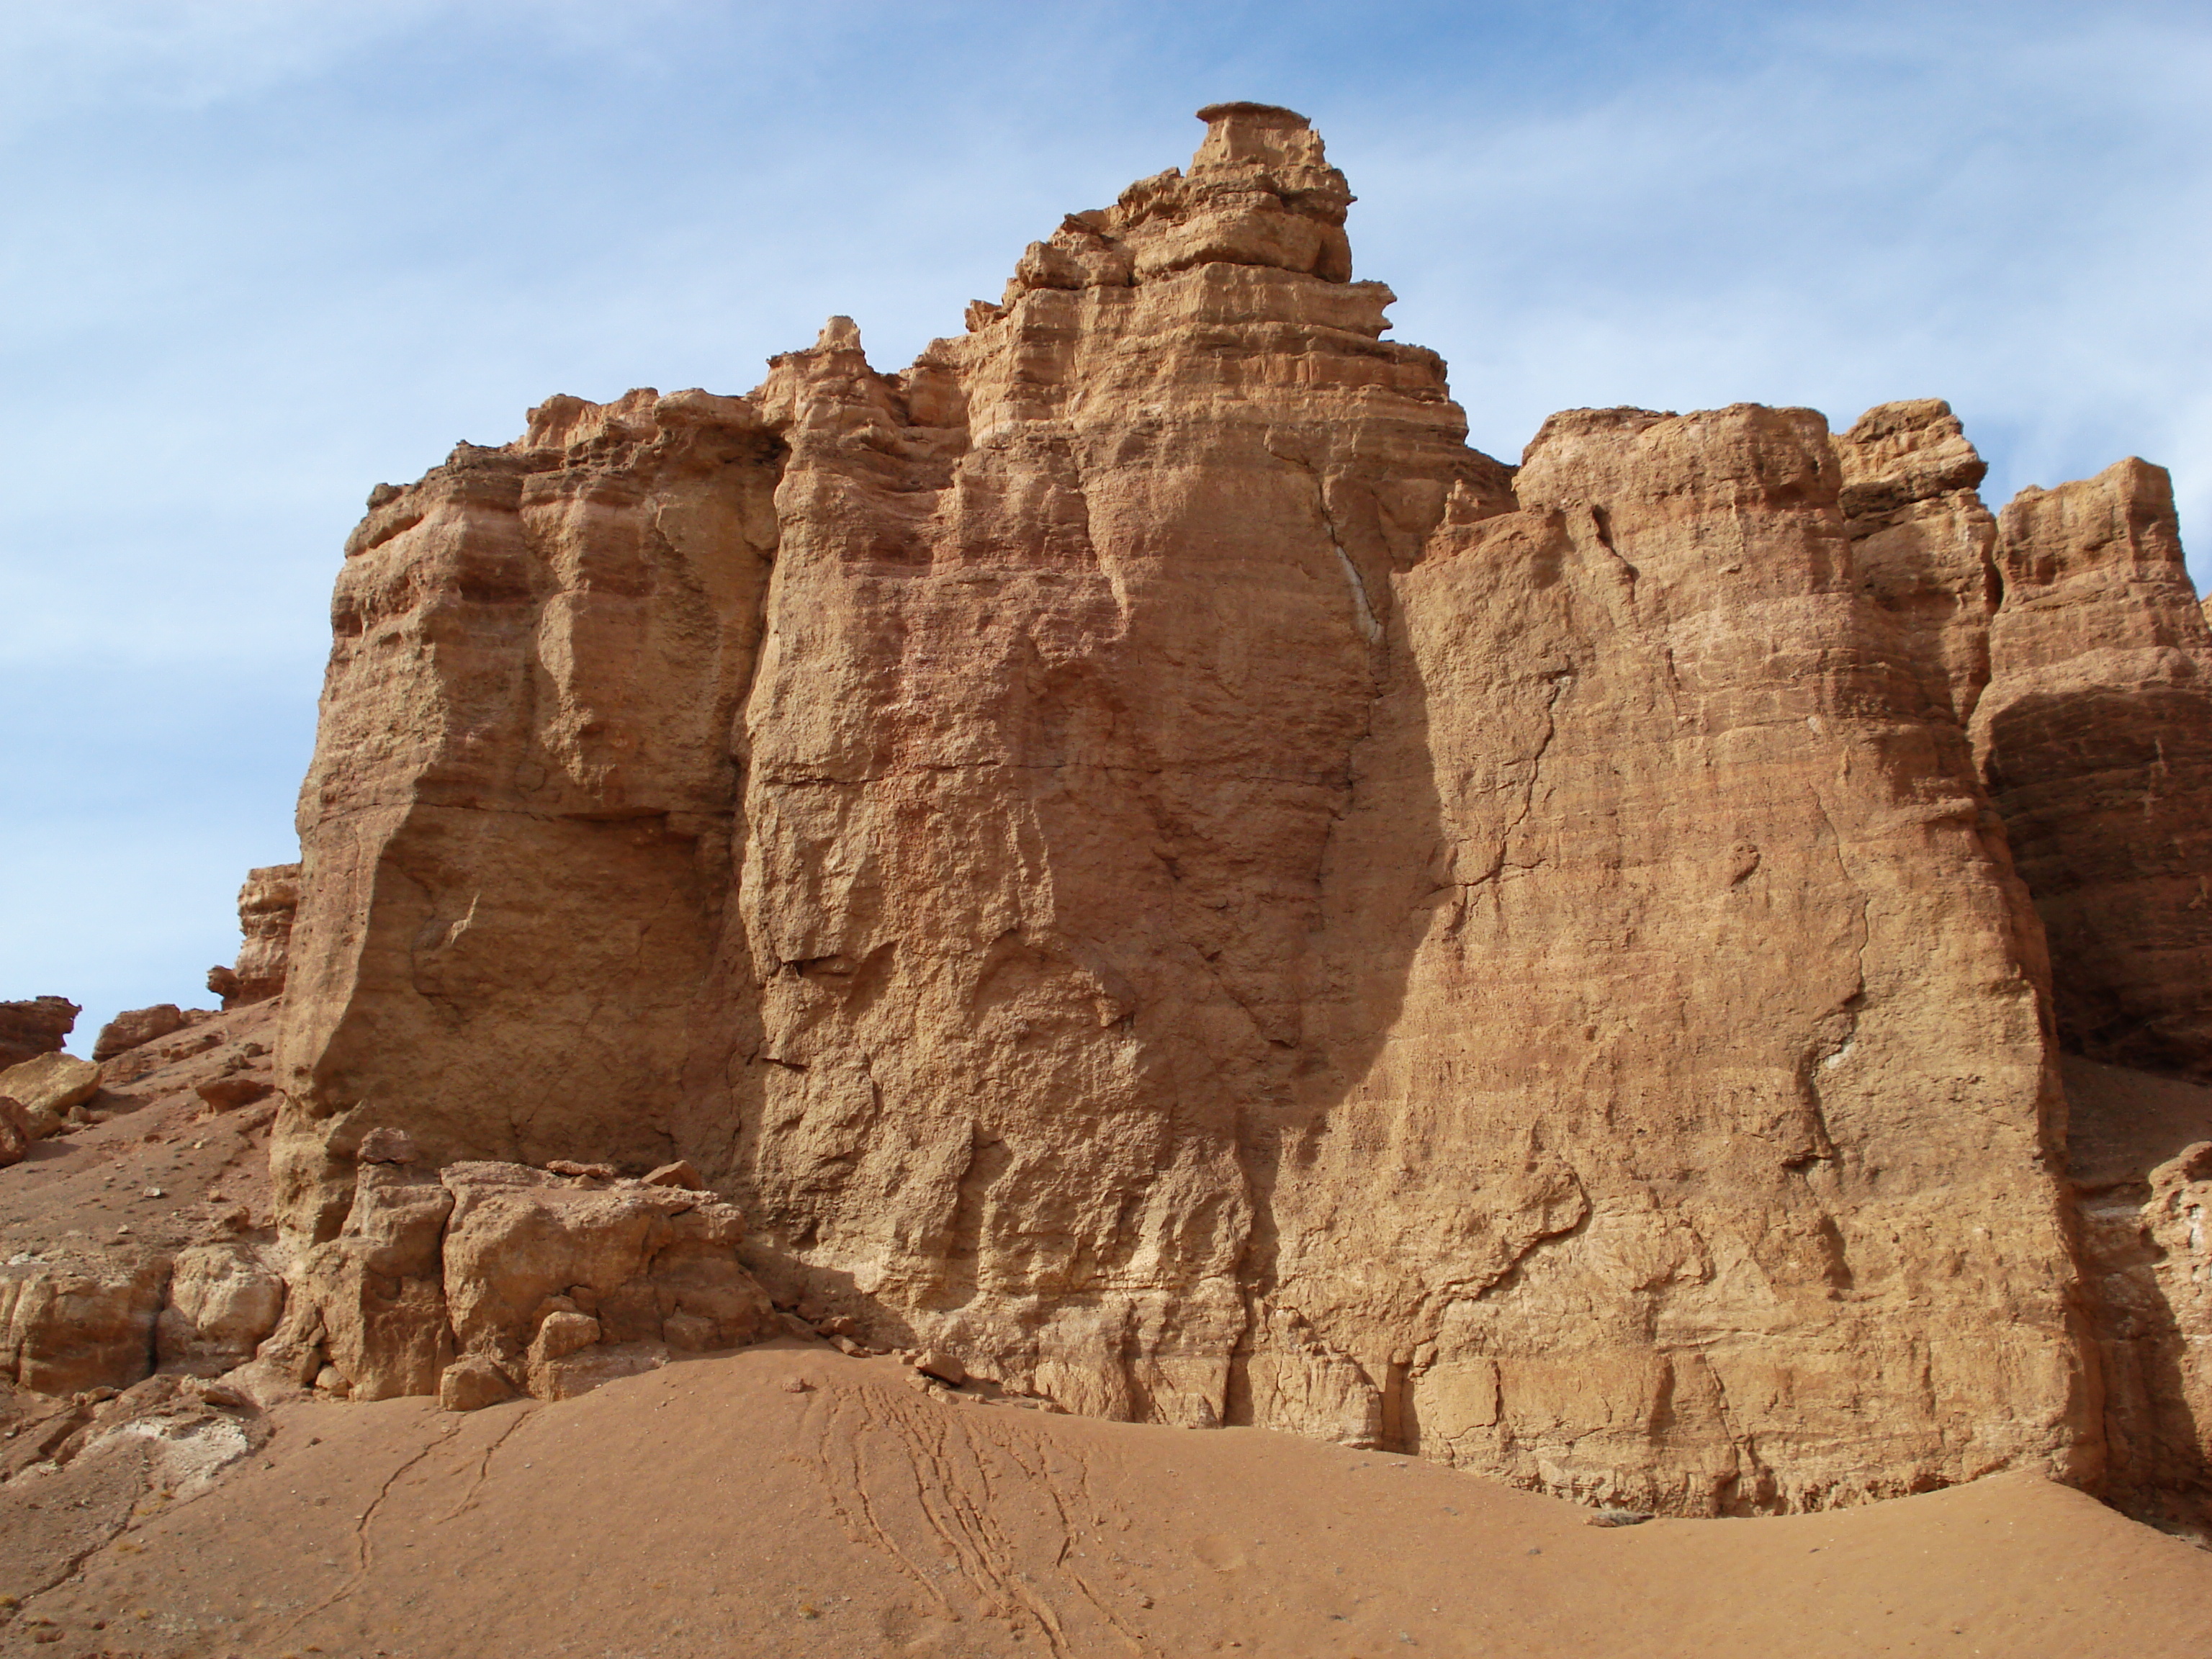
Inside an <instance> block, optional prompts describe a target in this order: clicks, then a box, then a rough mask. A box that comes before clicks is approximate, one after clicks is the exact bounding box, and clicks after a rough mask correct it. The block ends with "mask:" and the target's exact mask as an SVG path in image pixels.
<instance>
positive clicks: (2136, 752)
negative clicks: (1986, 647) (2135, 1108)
mask: <svg viewBox="0 0 2212 1659" xmlns="http://www.w3.org/2000/svg"><path fill="white" fill-rule="evenodd" d="M1997 557H1998V561H1999V563H2000V566H2001V568H2002V572H2003V577H2004V603H2003V605H2002V608H2001V609H2000V610H1999V611H1998V612H1997V614H1996V618H1995V620H1994V622H1993V623H1992V624H1991V627H1990V665H1991V671H1992V674H1993V678H1992V680H1991V682H1990V688H1989V690H1987V691H1986V692H1984V694H1983V696H1982V700H1981V704H1980V707H1979V708H1978V711H1977V714H1976V716H1975V720H1974V742H1975V749H1976V752H1977V753H1978V756H1979V757H1980V759H1981V763H1982V767H1983V770H1984V775H1985V776H1986V779H1987V781H1988V785H1989V790H1990V796H1991V797H1992V799H1994V800H1995V801H1996V805H1997V806H1998V808H1999V809H2000V810H2001V811H2002V812H2003V814H2004V817H2005V822H2006V823H2007V825H2008V827H2009V829H2010V830H2011V834H2012V845H2013V853H2014V856H2015V859H2016V860H2018V862H2019V866H2020V870H2021V875H2022V876H2024V877H2025V878H2027V882H2028V884H2029V885H2030V886H2031V887H2032V888H2033V890H2034V892H2035V902H2036V908H2037V909H2038V910H2039V912H2040V913H2041V915H2042V917H2043V923H2044V927H2045V929H2046V931H2047V932H2048V934H2049V936H2050V940H2051V963H2052V971H2053V977H2054V981H2055V989H2056V992H2057V1014H2058V1030H2059V1035H2060V1037H2061V1039H2062V1041H2063V1042H2065V1044H2066V1046H2067V1047H2068V1048H2070V1049H2072V1050H2073V1051H2074V1052H2075V1053H2077V1054H2086V1055H2087V1056H2088V1057H2090V1058H2091V1059H2093V1060H2106V1061H2109V1062H2111V1063H2112V1064H2114V1065H2120V1066H2139V1067H2143V1068H2146V1069H2149V1070H2153V1071H2178V1072H2183V1073H2188V1074H2190V1075H2192V1076H2196V1077H2198V1078H2200V1079H2212V997H2208V995H2207V994H2206V993H2207V989H2208V987H2212V631H2208V630H2207V628H2206V625H2205V621H2204V617H2203V611H2201V610H2200V609H2199V607H2198V605H2197V596H2196V593H2195V592H2194V590H2193V589H2192V587H2191V584H2190V580H2189V574H2188V572H2187V570H2186V569H2185V568H2184V566H2183V563H2182V555H2181V538H2180V535H2179V531H2178V529H2177V527H2176V525H2175V521H2174V514H2173V491H2172V483H2171V482H2170V481H2169V480H2168V478H2167V477H2166V471H2165V470H2164V469H2163V468H2161V467H2155V466H2151V465H2147V464H2146V463H2144V462H2142V461H2137V460H2126V461H2122V462H2120V463H2118V465H2114V466H2112V467H2108V468H2107V469H2106V470H2105V471H2103V472H2100V473H2099V474H2098V475H2097V476H2096V477H2093V478H2089V479H2084V480H2082V481H2081V482H2079V483H2069V484H2063V485H2061V486H2060V487H2059V488H2058V489H2051V490H2045V489H2028V490H2024V491H2022V492H2021V495H2020V496H2019V497H2018V498H2017V499H2016V500H2015V501H2013V502H2012V503H2011V505H2009V506H2008V507H2006V508H2005V510H2004V513H2003V515H2002V535H2001V537H2000V539H1999V543H1998V548H1997Z"/></svg>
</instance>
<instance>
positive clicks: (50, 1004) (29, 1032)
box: [0, 997, 84, 1068]
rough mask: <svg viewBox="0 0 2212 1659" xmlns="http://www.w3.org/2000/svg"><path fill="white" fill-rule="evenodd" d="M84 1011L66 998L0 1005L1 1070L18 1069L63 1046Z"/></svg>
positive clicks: (35, 999)
mask: <svg viewBox="0 0 2212 1659" xmlns="http://www.w3.org/2000/svg"><path fill="white" fill-rule="evenodd" d="M82 1012H84V1011H83V1010H82V1009H81V1008H79V1007H78V1006H76V1004H75V1003H74V1002H71V1001H70V1000H69V999H68V998H66V997H33V998H32V999H31V1000H28V1001H27V1002H0V1068H4V1067H6V1066H20V1065H21V1064H22V1063H23V1062H24V1061H25V1060H35V1059H37V1058H38V1057H39V1056H40V1054H52V1053H53V1052H54V1051H55V1050H56V1049H57V1048H60V1047H61V1046H62V1043H63V1042H64V1041H65V1040H66V1039H67V1038H68V1036H69V1034H70V1031H72V1030H75V1029H76V1017H77V1016H78V1015H79V1014H80V1013H82Z"/></svg>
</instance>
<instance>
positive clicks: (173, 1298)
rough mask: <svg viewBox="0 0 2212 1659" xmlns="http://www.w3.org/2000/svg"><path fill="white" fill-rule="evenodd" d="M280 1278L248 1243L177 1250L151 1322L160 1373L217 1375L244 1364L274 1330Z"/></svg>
mask: <svg viewBox="0 0 2212 1659" xmlns="http://www.w3.org/2000/svg"><path fill="white" fill-rule="evenodd" d="M283 1311H284V1281H283V1278H282V1277H281V1276H280V1275H279V1274H277V1273H275V1272H273V1271H272V1270H271V1269H270V1265H269V1263H268V1261H267V1260H266V1258H265V1256H264V1253H263V1252H262V1251H261V1250H259V1249H256V1248H255V1247H253V1246H252V1245H250V1244H246V1243H219V1244H197V1245H194V1246H192V1247H191V1249H185V1250H181V1251H179V1252H178V1254H177V1256H176V1259H175V1262H174V1265H173V1268H172V1270H171V1272H170V1275H169V1285H168V1296H167V1304H166V1305H164V1306H163V1308H162V1310H161V1314H160V1316H159V1317H158V1318H157V1319H156V1321H155V1332H154V1336H155V1342H154V1358H155V1364H156V1366H157V1367H158V1368H159V1369H160V1370H163V1371H166V1372H176V1373H182V1374H184V1375H187V1376H203V1377H211V1376H222V1374H223V1373H224V1372H225V1371H228V1370H234V1369H235V1368H236V1367H238V1366H240V1365H243V1364H246V1362H247V1361H248V1360H250V1359H252V1358H253V1356H254V1352H255V1350H256V1349H258V1347H259V1346H261V1343H262V1341H263V1340H264V1339H265V1338H266V1337H268V1336H269V1335H270V1334H271V1333H273V1332H274V1331H275V1330H276V1323H277V1320H278V1318H279V1316H281V1315H282V1314H283Z"/></svg>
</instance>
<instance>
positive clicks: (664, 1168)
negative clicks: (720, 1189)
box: [645, 1158, 707, 1193]
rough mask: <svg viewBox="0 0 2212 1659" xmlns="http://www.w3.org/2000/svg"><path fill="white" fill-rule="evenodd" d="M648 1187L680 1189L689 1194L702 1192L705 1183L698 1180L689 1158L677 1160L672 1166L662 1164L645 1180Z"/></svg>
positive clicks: (705, 1187)
mask: <svg viewBox="0 0 2212 1659" xmlns="http://www.w3.org/2000/svg"><path fill="white" fill-rule="evenodd" d="M645 1184H646V1185H647V1186H648V1187H682V1188H686V1189H687V1190H689V1191H691V1192H695V1193H696V1192H704V1191H706V1189H707V1183H706V1182H703V1181H702V1180H701V1179H700V1178H699V1172H698V1170H695V1169H693V1168H692V1167H691V1163H690V1159H689V1158H678V1159H677V1160H676V1162H675V1163H673V1164H662V1165H661V1166H660V1167H659V1169H657V1170H654V1171H653V1173H652V1174H650V1175H648V1176H646V1178H645Z"/></svg>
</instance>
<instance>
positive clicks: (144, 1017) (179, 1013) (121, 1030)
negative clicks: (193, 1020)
mask: <svg viewBox="0 0 2212 1659" xmlns="http://www.w3.org/2000/svg"><path fill="white" fill-rule="evenodd" d="M184 1029H185V1011H184V1010H183V1009H181V1008H179V1007H178V1006H177V1005H176V1004H175V1003H173V1002H157V1003H155V1005H154V1006H152V1007H150V1008H131V1009H128V1010H126V1011H125V1012H122V1013H119V1014H118V1015H116V1017H115V1018H113V1019H111V1020H109V1021H108V1022H107V1024H105V1025H103V1026H101V1027H100V1036H98V1037H97V1038H95V1039H94V1042H93V1045H92V1057H93V1059H94V1060H112V1059H114V1058H115V1056H116V1055H118V1054H123V1053H125V1052H127V1051H128V1050H130V1049H132V1048H137V1047H138V1046H139V1045H140V1044H142V1043H147V1042H153V1041H154V1039H155V1038H156V1037H165V1036H168V1035H169V1034H170V1033H171V1032H173V1031H181V1030H184Z"/></svg>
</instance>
